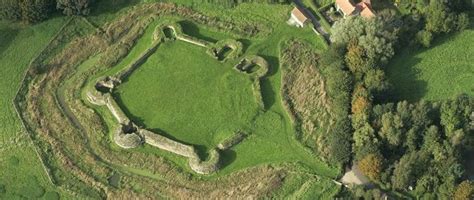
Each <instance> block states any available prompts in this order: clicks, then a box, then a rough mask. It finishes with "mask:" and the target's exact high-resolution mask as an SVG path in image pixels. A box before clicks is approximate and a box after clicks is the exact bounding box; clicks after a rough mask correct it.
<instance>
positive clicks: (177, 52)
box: [118, 41, 258, 149]
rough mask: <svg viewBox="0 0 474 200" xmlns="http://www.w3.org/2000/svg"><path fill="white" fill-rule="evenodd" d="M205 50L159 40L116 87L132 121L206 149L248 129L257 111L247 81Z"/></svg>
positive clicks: (227, 63)
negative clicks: (162, 42)
mask: <svg viewBox="0 0 474 200" xmlns="http://www.w3.org/2000/svg"><path fill="white" fill-rule="evenodd" d="M205 51H206V49H205V48H202V47H199V46H196V45H192V44H189V43H185V42H181V41H173V42H167V43H164V44H162V45H161V46H160V47H159V48H158V50H157V52H156V53H155V54H153V55H152V56H151V57H150V58H149V59H148V61H147V62H146V63H145V64H144V65H142V66H140V67H139V68H138V69H137V70H136V71H135V72H134V73H133V74H132V75H131V76H130V77H129V79H128V80H127V81H126V82H125V83H123V84H122V85H121V86H120V87H119V90H118V96H119V97H120V98H119V99H120V101H122V103H123V104H125V107H126V108H127V109H128V113H130V114H131V116H135V117H132V118H134V119H135V120H134V121H136V122H137V123H138V124H140V125H145V127H147V128H148V129H151V130H153V129H159V130H161V131H164V132H165V133H167V134H169V135H171V136H172V137H174V138H176V139H177V140H179V141H183V142H186V143H191V144H196V145H204V146H206V147H207V148H208V149H209V148H214V147H215V146H216V145H217V144H218V143H219V142H221V140H222V139H224V138H226V137H229V136H230V135H231V134H232V133H233V132H234V131H236V130H239V129H243V130H245V129H248V124H249V123H250V122H251V120H252V118H254V117H255V115H256V114H257V112H258V105H257V103H256V102H255V98H254V97H253V92H252V81H251V80H250V78H249V76H247V75H245V74H242V73H239V72H237V71H236V70H234V69H232V68H233V64H235V63H229V62H225V63H222V62H219V61H217V60H216V59H214V58H212V57H211V56H210V55H208V54H207V53H206V52H205ZM158 132H159V131H158Z"/></svg>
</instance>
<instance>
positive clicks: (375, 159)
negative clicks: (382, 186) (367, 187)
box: [358, 154, 383, 181]
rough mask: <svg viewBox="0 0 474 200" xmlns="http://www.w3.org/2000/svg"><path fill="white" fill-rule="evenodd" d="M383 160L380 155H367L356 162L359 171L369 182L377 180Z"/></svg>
mask: <svg viewBox="0 0 474 200" xmlns="http://www.w3.org/2000/svg"><path fill="white" fill-rule="evenodd" d="M382 165H383V160H382V157H381V156H380V155H376V154H368V155H367V156H365V157H364V158H363V159H362V160H360V161H359V162H358V167H359V170H360V171H361V172H362V173H363V174H364V175H366V176H367V177H369V178H370V179H371V180H374V181H376V180H379V178H380V173H381V172H382Z"/></svg>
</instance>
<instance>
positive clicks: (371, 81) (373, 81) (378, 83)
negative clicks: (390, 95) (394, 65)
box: [364, 69, 389, 93]
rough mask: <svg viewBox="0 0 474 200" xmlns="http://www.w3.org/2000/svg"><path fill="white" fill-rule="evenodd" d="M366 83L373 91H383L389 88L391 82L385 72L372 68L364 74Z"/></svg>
mask: <svg viewBox="0 0 474 200" xmlns="http://www.w3.org/2000/svg"><path fill="white" fill-rule="evenodd" d="M364 85H365V87H367V89H368V90H369V91H370V92H371V93H375V92H382V91H384V90H386V89H388V87H389V84H388V81H387V80H386V77H385V72H384V71H383V70H380V69H371V70H369V71H367V73H366V74H365V76H364Z"/></svg>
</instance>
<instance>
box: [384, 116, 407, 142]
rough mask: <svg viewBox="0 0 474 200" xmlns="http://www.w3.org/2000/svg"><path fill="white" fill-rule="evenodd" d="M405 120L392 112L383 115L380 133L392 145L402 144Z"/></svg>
mask: <svg viewBox="0 0 474 200" xmlns="http://www.w3.org/2000/svg"><path fill="white" fill-rule="evenodd" d="M403 127H404V125H403V121H402V120H401V118H400V116H399V115H397V114H393V113H391V112H388V113H385V114H383V115H382V128H381V129H380V131H379V135H380V136H381V137H382V138H384V139H386V140H387V142H388V143H389V144H391V145H394V146H398V145H400V144H402V132H403V131H402V128H403Z"/></svg>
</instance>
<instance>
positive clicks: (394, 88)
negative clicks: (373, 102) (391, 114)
mask: <svg viewBox="0 0 474 200" xmlns="http://www.w3.org/2000/svg"><path fill="white" fill-rule="evenodd" d="M394 59H397V60H400V61H399V62H395V63H392V64H391V65H389V66H388V67H387V77H388V80H389V82H390V84H391V87H390V89H389V90H388V91H387V92H386V95H383V96H379V97H377V99H379V100H380V101H381V102H393V101H402V100H408V101H410V102H414V101H418V100H420V99H421V98H423V96H424V95H425V94H426V92H427V89H426V88H427V85H428V84H427V83H426V81H423V80H419V79H418V75H419V74H420V71H419V70H418V69H416V68H415V66H416V65H417V64H418V63H420V62H421V59H420V58H418V57H416V54H415V55H412V56H410V53H409V52H404V53H403V54H401V55H398V56H396V57H395V58H394Z"/></svg>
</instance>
